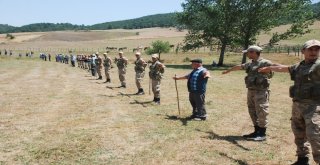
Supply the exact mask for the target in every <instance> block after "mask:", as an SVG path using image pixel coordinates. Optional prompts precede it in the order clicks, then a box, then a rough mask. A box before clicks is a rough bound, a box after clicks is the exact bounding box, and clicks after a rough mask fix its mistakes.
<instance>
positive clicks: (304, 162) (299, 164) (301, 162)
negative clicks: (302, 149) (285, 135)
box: [291, 157, 309, 165]
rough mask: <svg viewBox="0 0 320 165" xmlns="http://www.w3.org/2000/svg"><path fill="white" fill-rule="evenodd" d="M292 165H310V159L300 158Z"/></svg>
mask: <svg viewBox="0 0 320 165" xmlns="http://www.w3.org/2000/svg"><path fill="white" fill-rule="evenodd" d="M291 165H309V158H308V157H298V160H297V161H296V162H294V163H293V164H291Z"/></svg>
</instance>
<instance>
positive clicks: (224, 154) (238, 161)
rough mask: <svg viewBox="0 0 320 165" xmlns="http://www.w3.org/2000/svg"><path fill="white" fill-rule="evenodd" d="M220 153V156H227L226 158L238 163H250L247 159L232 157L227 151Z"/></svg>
mask: <svg viewBox="0 0 320 165" xmlns="http://www.w3.org/2000/svg"><path fill="white" fill-rule="evenodd" d="M219 155H220V156H223V157H226V158H228V159H230V160H232V161H234V162H236V163H237V164H239V165H248V163H247V162H246V161H243V160H239V159H235V158H232V157H230V156H228V155H227V154H226V153H223V152H219Z"/></svg>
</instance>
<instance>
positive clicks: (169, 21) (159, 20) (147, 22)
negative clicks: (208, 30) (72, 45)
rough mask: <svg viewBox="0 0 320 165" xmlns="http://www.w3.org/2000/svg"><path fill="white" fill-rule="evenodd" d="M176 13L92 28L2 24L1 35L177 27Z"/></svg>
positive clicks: (48, 24)
mask: <svg viewBox="0 0 320 165" xmlns="http://www.w3.org/2000/svg"><path fill="white" fill-rule="evenodd" d="M174 17H175V13H167V14H156V15H149V16H144V17H141V18H136V19H129V20H122V21H113V22H105V23H99V24H95V25H91V26H84V25H73V24H70V23H56V24H55V23H35V24H29V25H25V26H21V27H13V26H9V25H1V24H0V34H3V33H18V32H47V31H64V30H76V31H77V30H86V31H87V30H109V29H142V28H150V27H173V26H175V25H176V21H175V18H174Z"/></svg>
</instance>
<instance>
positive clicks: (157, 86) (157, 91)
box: [151, 79, 161, 98]
mask: <svg viewBox="0 0 320 165" xmlns="http://www.w3.org/2000/svg"><path fill="white" fill-rule="evenodd" d="M160 83H161V80H155V79H151V85H152V92H153V95H154V98H160Z"/></svg>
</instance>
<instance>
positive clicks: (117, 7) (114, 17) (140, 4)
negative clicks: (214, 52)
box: [0, 0, 320, 26]
mask: <svg viewBox="0 0 320 165" xmlns="http://www.w3.org/2000/svg"><path fill="white" fill-rule="evenodd" d="M319 1H320V0H313V2H319ZM183 2H184V0H0V6H1V8H0V24H9V25H13V26H22V25H26V24H31V23H41V22H50V23H65V22H68V23H72V24H79V25H80V24H85V25H92V24H96V23H103V22H109V21H118V20H124V19H132V18H138V17H142V16H146V15H151V14H159V13H168V12H175V11H182V9H181V3H183Z"/></svg>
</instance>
